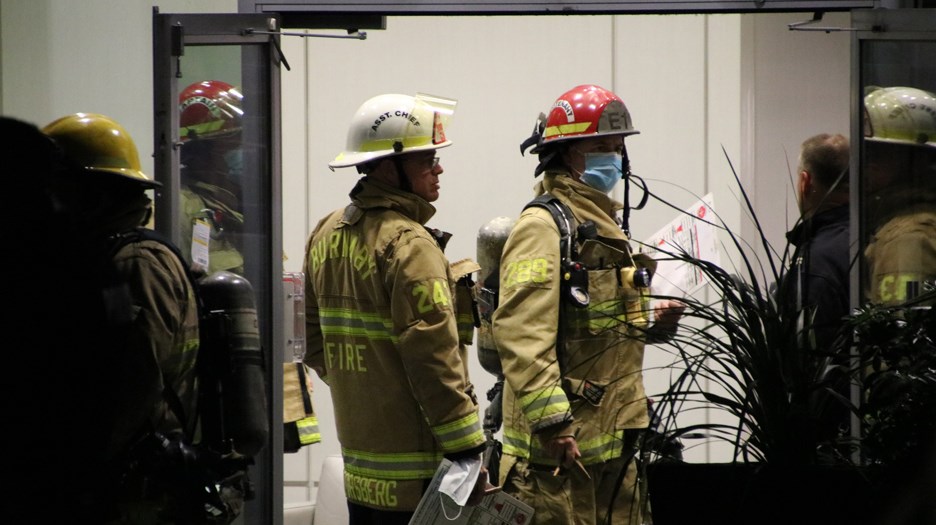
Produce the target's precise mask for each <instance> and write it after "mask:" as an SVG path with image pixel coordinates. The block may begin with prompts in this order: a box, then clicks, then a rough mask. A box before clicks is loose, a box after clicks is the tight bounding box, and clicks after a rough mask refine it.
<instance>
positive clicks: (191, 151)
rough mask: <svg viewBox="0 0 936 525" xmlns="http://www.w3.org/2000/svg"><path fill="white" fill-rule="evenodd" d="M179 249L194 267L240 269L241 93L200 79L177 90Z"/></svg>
mask: <svg viewBox="0 0 936 525" xmlns="http://www.w3.org/2000/svg"><path fill="white" fill-rule="evenodd" d="M179 112H180V115H179V126H180V131H179V138H180V140H181V142H182V151H181V195H180V197H181V199H180V201H181V217H180V220H181V221H182V225H181V226H182V228H181V230H182V249H183V252H184V253H185V254H186V255H187V256H189V257H191V260H190V262H191V264H192V266H193V268H194V269H196V270H197V271H207V272H208V273H213V272H216V271H219V270H227V271H231V272H235V273H239V274H243V272H244V257H243V246H242V244H241V237H242V235H243V233H244V215H243V208H242V197H243V196H242V193H241V177H242V175H243V146H242V142H243V138H242V129H243V116H244V112H243V95H242V94H241V93H240V91H239V90H238V89H237V88H236V87H234V86H233V85H231V84H229V83H227V82H224V81H220V80H204V81H200V82H196V83H194V84H191V85H189V86H188V87H187V88H185V89H184V90H183V91H182V92H181V94H180V95H179Z"/></svg>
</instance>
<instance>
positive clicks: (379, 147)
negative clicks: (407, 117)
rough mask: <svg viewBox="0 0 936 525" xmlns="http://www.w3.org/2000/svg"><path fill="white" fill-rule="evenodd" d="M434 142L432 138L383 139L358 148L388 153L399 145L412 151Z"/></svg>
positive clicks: (368, 142)
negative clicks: (387, 151)
mask: <svg viewBox="0 0 936 525" xmlns="http://www.w3.org/2000/svg"><path fill="white" fill-rule="evenodd" d="M431 143H432V140H431V138H430V137H403V138H400V139H381V140H369V141H366V142H362V143H361V145H360V146H359V147H358V150H359V151H368V152H371V151H386V150H392V149H394V147H398V146H396V145H397V144H400V145H401V146H402V147H403V149H410V148H415V147H419V146H425V145H426V144H431Z"/></svg>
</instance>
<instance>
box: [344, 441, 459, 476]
mask: <svg viewBox="0 0 936 525" xmlns="http://www.w3.org/2000/svg"><path fill="white" fill-rule="evenodd" d="M341 454H342V456H344V465H345V471H346V472H348V473H349V474H355V475H358V476H366V477H376V478H379V479H396V480H406V479H426V478H431V477H432V476H433V475H434V474H435V471H436V469H437V468H438V467H439V463H442V454H441V453H434V452H365V451H363V450H351V449H348V448H344V447H342V449H341Z"/></svg>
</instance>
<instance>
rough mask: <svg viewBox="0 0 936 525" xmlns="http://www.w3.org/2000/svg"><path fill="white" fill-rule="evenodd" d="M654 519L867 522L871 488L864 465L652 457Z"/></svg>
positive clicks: (733, 523) (662, 523)
mask: <svg viewBox="0 0 936 525" xmlns="http://www.w3.org/2000/svg"><path fill="white" fill-rule="evenodd" d="M647 480H648V482H649V495H650V506H651V513H652V516H653V525H677V524H679V525H684V524H692V525H705V524H713V525H716V524H717V525H741V524H744V525H763V524H770V525H772V524H781V523H783V524H796V525H812V524H816V525H819V524H822V525H836V524H842V525H854V524H869V523H871V521H870V516H872V515H873V513H872V512H871V510H872V508H873V503H872V501H873V498H872V496H873V490H872V485H871V483H870V482H869V481H868V479H867V477H866V476H865V473H864V472H863V471H862V470H860V469H855V468H841V467H823V466H803V467H786V466H775V465H768V464H766V463H763V464H761V463H747V464H745V463H678V462H665V463H654V464H651V465H649V466H648V468H647Z"/></svg>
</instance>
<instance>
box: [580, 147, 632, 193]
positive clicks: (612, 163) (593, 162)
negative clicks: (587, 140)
mask: <svg viewBox="0 0 936 525" xmlns="http://www.w3.org/2000/svg"><path fill="white" fill-rule="evenodd" d="M621 162H622V161H621V154H620V153H586V154H585V171H584V172H582V177H581V180H582V182H584V183H585V184H588V185H589V186H591V187H592V188H595V189H596V190H598V191H600V192H602V193H608V192H610V191H611V190H612V189H613V188H614V185H615V184H617V181H619V180H621V174H622V173H623V169H622V168H621Z"/></svg>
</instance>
